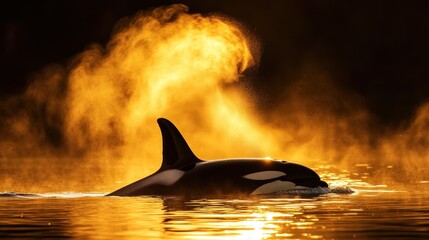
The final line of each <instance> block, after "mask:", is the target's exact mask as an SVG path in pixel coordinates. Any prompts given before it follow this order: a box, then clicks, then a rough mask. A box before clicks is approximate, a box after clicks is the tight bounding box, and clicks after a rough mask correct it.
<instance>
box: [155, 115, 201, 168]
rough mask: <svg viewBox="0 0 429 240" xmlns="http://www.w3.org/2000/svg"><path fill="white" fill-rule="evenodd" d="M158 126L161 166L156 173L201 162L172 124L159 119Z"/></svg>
mask: <svg viewBox="0 0 429 240" xmlns="http://www.w3.org/2000/svg"><path fill="white" fill-rule="evenodd" d="M158 125H159V128H160V129H161V134H162V165H161V168H160V169H159V170H158V171H163V170H166V169H172V168H181V167H184V166H187V165H189V164H193V163H197V162H201V160H200V159H199V158H198V157H196V156H195V155H194V153H193V152H192V150H191V149H190V148H189V146H188V144H187V143H186V141H185V139H184V138H183V136H182V134H180V132H179V130H177V128H176V127H175V126H174V124H173V123H171V122H170V121H169V120H167V119H165V118H159V119H158Z"/></svg>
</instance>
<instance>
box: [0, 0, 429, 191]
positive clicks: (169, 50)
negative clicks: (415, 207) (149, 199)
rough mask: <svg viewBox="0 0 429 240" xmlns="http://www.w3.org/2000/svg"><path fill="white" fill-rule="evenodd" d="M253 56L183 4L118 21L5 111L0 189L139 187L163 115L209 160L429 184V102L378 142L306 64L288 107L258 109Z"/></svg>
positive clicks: (155, 159)
mask: <svg viewBox="0 0 429 240" xmlns="http://www.w3.org/2000/svg"><path fill="white" fill-rule="evenodd" d="M257 50H258V49H257V43H255V41H254V40H253V39H252V37H251V36H246V35H245V34H244V31H242V29H241V27H240V26H239V25H237V24H235V23H234V22H233V21H231V20H229V19H226V18H224V17H219V16H216V15H209V16H203V15H200V14H189V13H187V7H185V6H183V5H173V6H167V7H161V8H157V9H154V10H151V11H146V12H141V13H139V14H137V15H136V16H134V17H132V18H130V19H128V20H123V21H121V22H120V23H119V24H118V26H117V30H116V31H115V33H114V34H113V35H112V39H111V40H110V42H109V43H108V44H107V46H106V47H103V46H100V45H97V44H93V45H91V46H89V47H88V48H87V50H85V51H83V52H82V53H81V54H79V55H78V56H76V57H74V58H73V59H72V61H71V62H70V64H69V65H68V66H67V67H66V68H65V67H61V66H58V65H53V66H49V67H47V68H45V69H44V70H43V71H41V72H40V73H38V75H37V76H36V77H35V79H34V81H33V83H32V84H31V85H30V86H29V87H28V89H27V91H26V93H25V94H24V95H22V96H17V97H15V98H11V99H7V100H6V101H4V102H1V104H0V110H2V111H3V112H5V113H7V116H6V117H2V119H1V121H2V123H4V124H3V125H4V126H7V127H6V128H2V129H0V130H1V134H2V135H1V137H2V138H1V139H0V144H1V153H0V160H1V163H2V165H3V166H8V168H2V169H0V170H1V171H2V172H0V173H1V174H2V176H6V177H3V180H2V183H1V186H2V187H3V188H4V189H11V190H15V191H19V190H20V189H21V190H23V191H53V190H57V191H58V190H64V189H73V190H79V191H91V190H99V191H111V190H114V189H116V188H118V187H121V186H122V185H123V184H124V183H128V182H131V181H133V180H136V179H139V178H142V177H144V176H146V175H148V174H150V173H152V172H154V171H155V170H156V169H157V168H158V167H159V165H160V162H161V137H160V133H159V130H158V127H157V125H156V119H157V118H159V117H165V118H168V119H170V120H172V121H173V122H174V123H175V124H176V125H177V126H178V128H179V129H180V130H181V132H182V133H183V134H184V136H185V138H186V139H187V140H188V143H189V144H190V146H191V148H192V149H193V150H194V151H195V153H196V155H197V156H200V157H201V158H203V159H212V158H214V159H216V158H226V157H243V156H252V157H262V158H263V157H264V156H267V155H269V156H274V157H275V158H278V159H288V160H290V161H293V162H299V163H302V164H304V165H309V166H310V167H313V166H320V165H324V164H328V165H329V164H333V165H336V166H337V167H338V168H355V167H356V168H359V169H360V170H359V171H356V172H353V173H352V176H354V175H356V176H359V177H360V179H367V178H368V177H370V176H371V175H372V174H373V173H369V169H365V170H362V169H361V168H362V167H364V165H362V164H367V165H365V166H371V167H372V166H374V167H376V168H379V167H382V168H383V169H384V170H385V171H384V170H383V171H380V172H374V174H375V173H376V174H378V175H379V176H380V177H384V176H385V175H389V173H393V172H394V171H401V174H404V175H401V174H399V173H398V172H394V173H395V174H391V176H399V177H398V179H397V180H399V181H400V180H403V179H407V180H413V179H414V178H417V179H419V178H422V176H426V175H427V174H426V173H427V172H428V169H427V168H422V167H421V166H423V165H426V160H427V156H428V155H429V150H428V149H429V147H428V145H429V137H428V136H429V134H427V133H428V132H429V127H428V126H429V125H428V124H427V122H428V119H429V104H423V105H422V106H421V107H420V109H419V110H418V112H417V115H416V117H415V119H414V120H413V121H412V122H411V124H410V126H409V127H408V128H406V129H405V130H402V131H397V132H389V133H387V134H385V135H383V136H373V133H372V131H371V127H370V123H371V117H370V116H369V114H368V112H367V111H366V110H365V109H364V107H363V106H362V105H361V104H360V103H359V101H358V100H357V99H356V98H355V97H353V95H352V94H350V93H348V92H346V91H344V90H343V89H341V88H340V87H338V86H335V85H334V84H333V81H332V80H331V76H330V75H329V74H328V73H326V72H325V71H324V70H323V69H320V68H319V67H318V65H317V64H315V63H308V64H306V65H305V66H304V67H303V69H302V72H303V74H302V76H300V77H298V79H296V81H294V82H293V83H288V84H285V86H284V89H280V93H279V95H280V97H279V99H281V101H277V102H275V106H274V107H273V108H271V109H268V110H267V109H256V107H255V106H257V105H256V104H255V102H254V99H255V98H252V97H251V94H252V93H251V92H249V91H248V90H247V89H245V88H244V87H242V86H241V85H240V84H238V83H239V81H240V77H241V76H242V74H243V72H244V71H245V70H246V69H248V68H249V67H252V66H253V65H255V64H257V61H258V59H257V56H258V54H259V53H258V52H257ZM285 57H287V56H285ZM17 109H18V110H17ZM374 139H375V140H374ZM374 146H375V147H374ZM268 159H270V158H268ZM341 164H343V165H341ZM356 164H361V165H356ZM362 171H364V172H363V173H362ZM345 174H346V175H347V174H349V173H345ZM353 174H354V175H353ZM364 174H367V175H364ZM324 176H325V177H326V176H327V175H324ZM348 176H349V175H348ZM337 177H339V178H340V179H344V177H343V176H337ZM322 178H323V177H322ZM419 180H427V179H419ZM331 181H332V182H335V181H336V179H335V176H331ZM353 181H354V180H353V179H349V182H353ZM328 183H331V182H328ZM359 184H360V183H359Z"/></svg>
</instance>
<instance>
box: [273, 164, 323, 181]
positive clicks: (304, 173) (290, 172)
mask: <svg viewBox="0 0 429 240" xmlns="http://www.w3.org/2000/svg"><path fill="white" fill-rule="evenodd" d="M281 170H282V172H284V173H285V175H284V176H282V177H281V178H280V180H282V181H289V182H293V183H294V184H295V185H297V186H303V187H328V184H327V183H326V182H325V181H322V180H321V179H320V177H319V175H318V174H317V173H316V172H315V171H313V170H312V169H310V168H308V167H306V166H303V165H300V164H297V163H291V162H286V161H282V167H281Z"/></svg>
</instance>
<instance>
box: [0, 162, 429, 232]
mask: <svg viewBox="0 0 429 240" xmlns="http://www.w3.org/2000/svg"><path fill="white" fill-rule="evenodd" d="M365 169H366V167H365ZM335 171H337V170H334V168H333V167H329V166H324V167H320V168H319V169H318V172H320V173H321V175H322V178H323V179H325V180H327V181H328V182H329V184H330V185H331V186H333V185H341V184H346V186H349V187H352V188H353V189H354V190H356V192H355V193H353V194H344V193H345V192H343V193H341V191H340V190H341V188H337V190H335V187H332V188H333V190H334V191H332V192H331V193H328V194H322V195H314V194H313V195H272V196H259V197H247V198H246V197H241V198H231V199H221V198H219V199H183V198H179V197H163V198H161V197H104V196H102V194H92V193H55V194H49V193H45V194H39V195H26V194H23V195H14V196H12V195H13V194H9V195H11V196H10V197H7V195H8V194H6V193H5V194H3V195H4V197H3V198H0V238H1V237H5V238H7V237H42V238H45V237H46V238H47V237H72V238H80V239H82V238H84V239H106V238H107V239H112V238H115V239H258V240H259V239H351V238H356V239H363V238H365V239H395V238H396V239H404V238H411V239H413V238H414V239H428V237H429V236H428V232H429V191H427V188H425V187H423V188H422V187H421V186H426V187H427V183H418V184H417V185H416V184H414V185H410V186H409V187H408V189H407V190H400V191H399V190H397V189H396V188H395V187H393V186H390V185H386V184H378V185H377V184H370V183H368V182H366V181H364V180H365V179H362V178H359V177H353V176H356V175H354V174H353V173H354V172H355V171H354V170H351V171H343V170H339V171H338V172H335ZM359 176H363V174H360V175H359ZM368 176H370V174H369V175H368ZM343 186H344V185H343ZM418 186H420V187H418ZM338 189H339V190H338ZM419 189H420V190H419ZM421 189H422V190H421ZM425 189H426V190H425Z"/></svg>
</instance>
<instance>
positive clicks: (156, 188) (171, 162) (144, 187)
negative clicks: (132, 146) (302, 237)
mask: <svg viewBox="0 0 429 240" xmlns="http://www.w3.org/2000/svg"><path fill="white" fill-rule="evenodd" d="M157 121H158V125H159V127H160V129H161V134H162V148H163V151H162V154H163V159H162V165H161V167H160V169H159V170H158V171H156V172H155V173H154V174H152V175H150V176H148V177H145V178H143V179H141V180H138V181H136V182H134V183H131V184H130V185H127V186H125V187H123V188H121V189H118V190H116V191H114V192H112V193H110V194H108V195H107V196H141V195H156V196H170V195H171V196H188V197H194V196H200V197H207V196H230V195H260V194H274V193H278V192H282V191H287V190H296V189H303V188H315V187H328V184H327V183H326V182H324V181H322V180H321V179H320V177H319V175H318V174H317V173H316V172H315V171H313V170H311V169H310V168H307V167H305V166H302V165H299V164H296V163H292V162H288V161H283V160H275V159H248V158H242V159H221V160H210V161H203V160H201V159H199V158H198V157H196V156H195V154H194V153H193V152H192V150H191V149H190V148H189V146H188V144H187V143H186V141H185V139H184V138H183V136H182V134H180V132H179V130H177V128H176V127H175V126H174V124H173V123H171V122H170V121H169V120H167V119H164V118H159V119H158V120H157Z"/></svg>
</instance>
